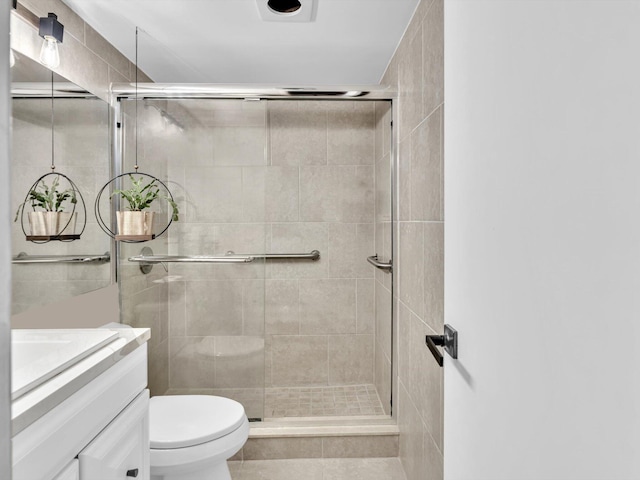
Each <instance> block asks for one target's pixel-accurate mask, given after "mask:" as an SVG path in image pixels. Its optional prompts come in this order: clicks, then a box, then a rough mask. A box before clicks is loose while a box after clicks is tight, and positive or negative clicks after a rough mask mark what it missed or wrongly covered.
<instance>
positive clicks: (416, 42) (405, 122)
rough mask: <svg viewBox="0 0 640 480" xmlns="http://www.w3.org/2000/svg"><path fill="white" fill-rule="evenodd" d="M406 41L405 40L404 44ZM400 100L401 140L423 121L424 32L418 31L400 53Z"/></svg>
mask: <svg viewBox="0 0 640 480" xmlns="http://www.w3.org/2000/svg"><path fill="white" fill-rule="evenodd" d="M405 41H406V40H405V39H403V42H405ZM399 53H400V55H401V56H400V57H399V70H398V88H399V92H398V98H399V107H400V126H399V129H400V130H399V132H400V138H401V139H403V138H405V137H406V136H407V135H408V134H410V133H411V131H412V130H413V129H414V128H415V127H416V126H417V125H418V123H420V121H421V120H422V106H423V102H422V62H421V61H420V60H419V59H421V58H422V30H421V29H420V30H418V31H417V32H416V34H415V36H414V37H412V38H411V39H410V40H409V41H408V44H407V46H406V47H405V48H402V49H401V50H400V51H399ZM416 60H417V61H416Z"/></svg>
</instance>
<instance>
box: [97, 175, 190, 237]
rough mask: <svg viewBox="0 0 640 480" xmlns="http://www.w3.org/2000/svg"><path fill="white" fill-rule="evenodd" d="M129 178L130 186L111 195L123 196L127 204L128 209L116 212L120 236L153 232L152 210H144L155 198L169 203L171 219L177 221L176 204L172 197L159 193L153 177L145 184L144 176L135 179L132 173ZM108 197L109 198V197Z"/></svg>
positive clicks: (146, 235)
mask: <svg viewBox="0 0 640 480" xmlns="http://www.w3.org/2000/svg"><path fill="white" fill-rule="evenodd" d="M129 178H130V180H131V188H128V189H126V190H115V191H114V192H113V193H112V194H111V197H113V196H114V195H120V197H122V198H124V199H125V200H126V201H127V203H128V206H129V210H128V211H118V212H116V218H117V221H118V234H119V235H122V236H145V237H148V236H151V235H152V234H153V216H154V212H149V211H145V210H146V209H147V208H149V207H150V206H151V204H152V203H153V202H154V200H156V199H157V198H163V199H164V200H166V201H167V202H168V203H169V205H171V209H172V213H171V219H172V220H173V221H178V205H177V204H176V202H174V201H173V199H172V198H171V197H170V196H168V195H166V194H162V193H160V187H159V186H158V184H157V183H156V182H157V180H156V179H155V178H153V179H152V180H150V181H149V182H148V183H147V184H144V178H143V177H140V178H138V179H136V178H135V177H134V176H133V175H129ZM111 197H110V198H111Z"/></svg>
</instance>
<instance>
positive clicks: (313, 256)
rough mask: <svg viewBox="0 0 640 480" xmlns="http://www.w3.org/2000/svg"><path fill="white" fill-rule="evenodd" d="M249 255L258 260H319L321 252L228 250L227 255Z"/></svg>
mask: <svg viewBox="0 0 640 480" xmlns="http://www.w3.org/2000/svg"><path fill="white" fill-rule="evenodd" d="M238 255H239V256H249V257H253V258H254V259H256V260H313V261H316V260H319V259H320V252H319V251H318V250H311V251H310V252H309V253H250V254H247V253H234V252H232V251H228V252H227V253H226V256H227V257H232V258H233V257H234V256H238Z"/></svg>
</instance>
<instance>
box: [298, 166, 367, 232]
mask: <svg viewBox="0 0 640 480" xmlns="http://www.w3.org/2000/svg"><path fill="white" fill-rule="evenodd" d="M373 176H374V173H373V167H372V166H371V167H370V166H359V167H352V166H330V167H301V168H300V219H301V220H302V221H306V222H352V223H368V222H373V215H374V187H373Z"/></svg>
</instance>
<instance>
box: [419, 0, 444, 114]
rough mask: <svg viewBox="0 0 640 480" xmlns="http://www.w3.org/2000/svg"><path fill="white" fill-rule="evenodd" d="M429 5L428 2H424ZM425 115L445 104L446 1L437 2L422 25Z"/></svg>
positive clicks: (439, 0) (436, 0)
mask: <svg viewBox="0 0 640 480" xmlns="http://www.w3.org/2000/svg"><path fill="white" fill-rule="evenodd" d="M423 3H427V2H423ZM422 41H423V47H422V49H423V53H422V60H423V67H422V68H423V79H422V89H423V90H422V93H423V100H424V110H423V111H424V115H429V114H430V113H431V112H433V110H435V108H436V107H437V106H438V105H441V104H442V102H444V1H443V0H435V1H434V2H433V3H432V4H431V6H430V8H429V10H428V11H427V13H426V16H425V17H424V22H423V24H422Z"/></svg>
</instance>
